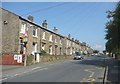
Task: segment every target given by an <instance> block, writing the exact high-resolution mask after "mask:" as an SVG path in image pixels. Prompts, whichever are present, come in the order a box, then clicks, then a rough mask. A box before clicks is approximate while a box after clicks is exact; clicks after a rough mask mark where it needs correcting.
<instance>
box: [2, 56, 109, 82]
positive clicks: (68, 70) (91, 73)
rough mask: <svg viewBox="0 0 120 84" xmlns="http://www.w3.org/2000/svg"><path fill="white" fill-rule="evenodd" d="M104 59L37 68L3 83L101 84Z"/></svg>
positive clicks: (93, 57) (69, 61) (88, 59)
mask: <svg viewBox="0 0 120 84" xmlns="http://www.w3.org/2000/svg"><path fill="white" fill-rule="evenodd" d="M104 58H105V57H104V56H100V57H99V56H92V57H88V58H86V59H83V60H67V61H64V62H60V63H55V64H49V65H48V66H42V67H41V66H39V67H36V68H33V69H32V70H31V71H28V72H26V73H24V74H20V75H16V76H14V77H11V78H7V79H5V80H3V82H102V81H103V76H104V71H105V68H104V63H105V61H104ZM106 59H108V58H107V57H106Z"/></svg>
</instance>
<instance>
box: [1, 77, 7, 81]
mask: <svg viewBox="0 0 120 84" xmlns="http://www.w3.org/2000/svg"><path fill="white" fill-rule="evenodd" d="M6 79H8V78H3V79H1V80H0V81H3V80H6Z"/></svg>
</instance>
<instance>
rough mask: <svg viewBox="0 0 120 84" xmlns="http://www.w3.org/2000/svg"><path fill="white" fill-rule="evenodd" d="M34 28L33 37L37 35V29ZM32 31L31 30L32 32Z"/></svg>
mask: <svg viewBox="0 0 120 84" xmlns="http://www.w3.org/2000/svg"><path fill="white" fill-rule="evenodd" d="M34 30H35V35H33V34H32V35H33V37H37V29H33V31H34ZM32 33H33V32H32Z"/></svg>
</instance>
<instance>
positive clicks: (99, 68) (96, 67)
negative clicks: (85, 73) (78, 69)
mask: <svg viewBox="0 0 120 84" xmlns="http://www.w3.org/2000/svg"><path fill="white" fill-rule="evenodd" d="M95 68H97V69H103V68H102V67H95Z"/></svg>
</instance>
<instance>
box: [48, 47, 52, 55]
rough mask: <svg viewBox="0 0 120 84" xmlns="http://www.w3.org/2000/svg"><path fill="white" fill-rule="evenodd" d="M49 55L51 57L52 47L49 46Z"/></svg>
mask: <svg viewBox="0 0 120 84" xmlns="http://www.w3.org/2000/svg"><path fill="white" fill-rule="evenodd" d="M49 54H50V55H52V46H49Z"/></svg>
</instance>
